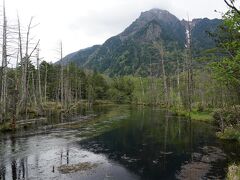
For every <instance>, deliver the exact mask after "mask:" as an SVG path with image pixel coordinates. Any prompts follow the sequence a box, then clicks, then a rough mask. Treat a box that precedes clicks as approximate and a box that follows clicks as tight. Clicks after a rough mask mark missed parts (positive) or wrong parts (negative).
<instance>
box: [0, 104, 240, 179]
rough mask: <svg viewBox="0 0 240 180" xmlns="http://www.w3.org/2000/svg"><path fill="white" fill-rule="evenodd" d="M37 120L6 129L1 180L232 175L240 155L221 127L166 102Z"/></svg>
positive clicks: (0, 159)
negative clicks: (179, 112) (160, 105)
mask: <svg viewBox="0 0 240 180" xmlns="http://www.w3.org/2000/svg"><path fill="white" fill-rule="evenodd" d="M93 114H95V115H96V116H93V117H92V118H91V119H85V120H83V121H79V118H78V117H81V116H88V115H93ZM32 126H33V127H31V128H29V129H26V130H24V129H18V130H17V131H16V132H15V133H9V134H4V135H3V134H1V136H0V137H1V138H0V143H1V144H0V162H1V164H0V179H14V180H15V179H21V180H23V179H119V180H120V179H156V180H157V179H224V178H225V177H226V174H227V167H228V164H229V163H231V162H232V161H236V160H238V161H239V160H240V157H239V154H238V153H239V148H240V146H239V144H237V143H233V142H231V143H229V142H224V141H221V140H219V139H217V138H216V136H215V131H216V129H215V127H214V126H212V125H209V124H207V123H204V122H197V121H191V120H188V119H187V118H185V117H180V116H176V115H174V114H172V113H171V112H168V111H166V110H163V109H160V108H150V107H141V106H139V107H133V106H128V105H108V106H103V107H101V106H98V107H95V108H94V109H91V110H86V111H84V115H78V116H74V117H73V118H71V117H68V118H65V119H61V118H58V119H54V120H52V121H47V123H43V124H36V126H37V127H34V125H32Z"/></svg>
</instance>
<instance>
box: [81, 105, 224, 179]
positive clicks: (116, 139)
mask: <svg viewBox="0 0 240 180" xmlns="http://www.w3.org/2000/svg"><path fill="white" fill-rule="evenodd" d="M121 123H122V124H121V126H120V127H119V128H117V129H114V130H112V131H110V132H107V133H105V134H102V135H100V136H98V137H94V138H91V139H87V140H85V141H82V142H80V144H81V146H82V147H83V148H85V149H87V150H90V151H92V152H94V153H97V154H105V155H107V157H108V158H110V159H112V160H114V161H117V162H119V163H121V164H122V165H124V166H125V167H128V169H130V170H131V171H132V172H134V173H135V174H137V175H139V176H140V177H142V178H143V179H177V178H178V177H180V176H176V174H178V173H177V172H180V171H181V169H182V166H183V165H185V164H189V163H190V162H193V161H194V154H195V153H198V154H200V155H201V156H203V157H204V158H206V157H212V156H205V153H206V152H205V151H204V150H203V149H204V147H209V146H212V147H219V146H220V145H221V144H220V142H219V141H218V140H217V139H216V138H215V134H214V133H215V132H214V129H213V127H211V126H209V125H208V124H204V123H201V122H193V121H191V120H186V119H184V118H180V117H175V116H172V115H171V113H170V112H168V111H161V110H158V109H155V110H153V109H147V108H145V109H142V110H139V109H138V110H136V109H132V110H131V114H130V117H129V118H127V119H126V120H124V121H122V122H121ZM214 152H215V151H214ZM216 152H217V151H216ZM212 154H214V153H212ZM222 157H223V156H217V158H215V159H214V158H212V161H211V162H209V163H213V164H214V165H212V166H211V168H210V169H204V170H205V172H204V175H205V176H206V177H204V178H208V177H209V176H208V173H210V171H211V173H212V174H213V176H214V175H216V177H218V178H220V179H221V178H224V177H225V172H224V168H225V167H226V166H227V159H226V158H222ZM216 162H218V163H216ZM220 162H221V163H220ZM205 163H206V162H205ZM194 165H195V164H194ZM189 167H191V166H189ZM219 169H221V170H222V172H221V173H219ZM208 171H209V172H208Z"/></svg>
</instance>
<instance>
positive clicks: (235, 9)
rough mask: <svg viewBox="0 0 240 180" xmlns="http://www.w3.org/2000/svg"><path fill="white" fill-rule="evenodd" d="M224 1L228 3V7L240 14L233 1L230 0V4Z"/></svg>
mask: <svg viewBox="0 0 240 180" xmlns="http://www.w3.org/2000/svg"><path fill="white" fill-rule="evenodd" d="M224 2H225V3H226V4H227V5H228V7H230V8H231V9H233V10H234V11H236V12H237V13H238V14H239V15H240V11H239V10H238V9H237V8H236V7H235V6H234V4H233V1H231V4H230V3H229V2H228V1H227V0H224Z"/></svg>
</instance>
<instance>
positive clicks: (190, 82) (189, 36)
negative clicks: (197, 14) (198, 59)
mask: <svg viewBox="0 0 240 180" xmlns="http://www.w3.org/2000/svg"><path fill="white" fill-rule="evenodd" d="M187 28H188V33H187V66H188V68H187V69H188V71H187V74H188V75H187V77H188V78H187V81H188V83H187V84H188V88H187V89H188V108H189V112H191V111H192V103H193V102H192V98H193V68H192V52H191V49H192V34H191V31H192V30H191V24H190V21H189V20H188V27H187Z"/></svg>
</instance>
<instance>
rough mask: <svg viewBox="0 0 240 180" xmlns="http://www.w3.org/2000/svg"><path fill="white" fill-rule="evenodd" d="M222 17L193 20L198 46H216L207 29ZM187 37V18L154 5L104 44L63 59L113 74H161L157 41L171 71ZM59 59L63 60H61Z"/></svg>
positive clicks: (204, 47)
mask: <svg viewBox="0 0 240 180" xmlns="http://www.w3.org/2000/svg"><path fill="white" fill-rule="evenodd" d="M220 21H221V20H209V19H196V20H193V21H192V23H191V24H192V25H193V27H192V28H193V30H192V40H193V45H194V48H196V49H198V50H200V51H203V50H204V49H207V48H212V47H214V46H215V44H214V42H213V41H211V40H210V38H209V37H208V36H207V34H206V31H208V30H209V31H211V30H214V29H216V27H217V26H218V24H220ZM185 40H186V21H180V20H179V19H178V18H177V17H176V16H174V15H172V14H171V13H169V12H168V11H165V10H160V9H152V10H150V11H146V12H143V13H141V15H140V17H139V18H138V19H136V20H135V21H134V22H133V23H132V24H131V25H130V26H129V27H127V28H126V29H125V30H124V31H123V32H122V33H120V34H119V35H117V36H114V37H111V38H109V39H108V40H107V41H106V42H105V43H104V44H103V45H101V46H93V47H91V48H87V49H84V50H80V51H78V52H75V53H72V54H70V55H68V56H66V57H65V58H64V59H63V61H62V63H63V64H67V63H68V62H74V63H76V64H78V65H79V66H81V67H84V68H89V69H94V70H97V71H99V72H102V73H106V74H108V75H110V76H117V75H130V74H133V75H141V76H147V75H150V74H155V75H159V74H160V73H161V72H160V67H159V59H160V54H159V51H158V50H157V49H156V48H155V47H154V45H153V42H158V43H160V44H162V46H163V49H164V52H165V54H164V58H165V61H166V68H167V72H171V71H172V69H173V68H174V67H175V64H176V63H175V62H176V56H178V54H180V53H181V52H183V49H184V47H185ZM58 63H59V62H58Z"/></svg>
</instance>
